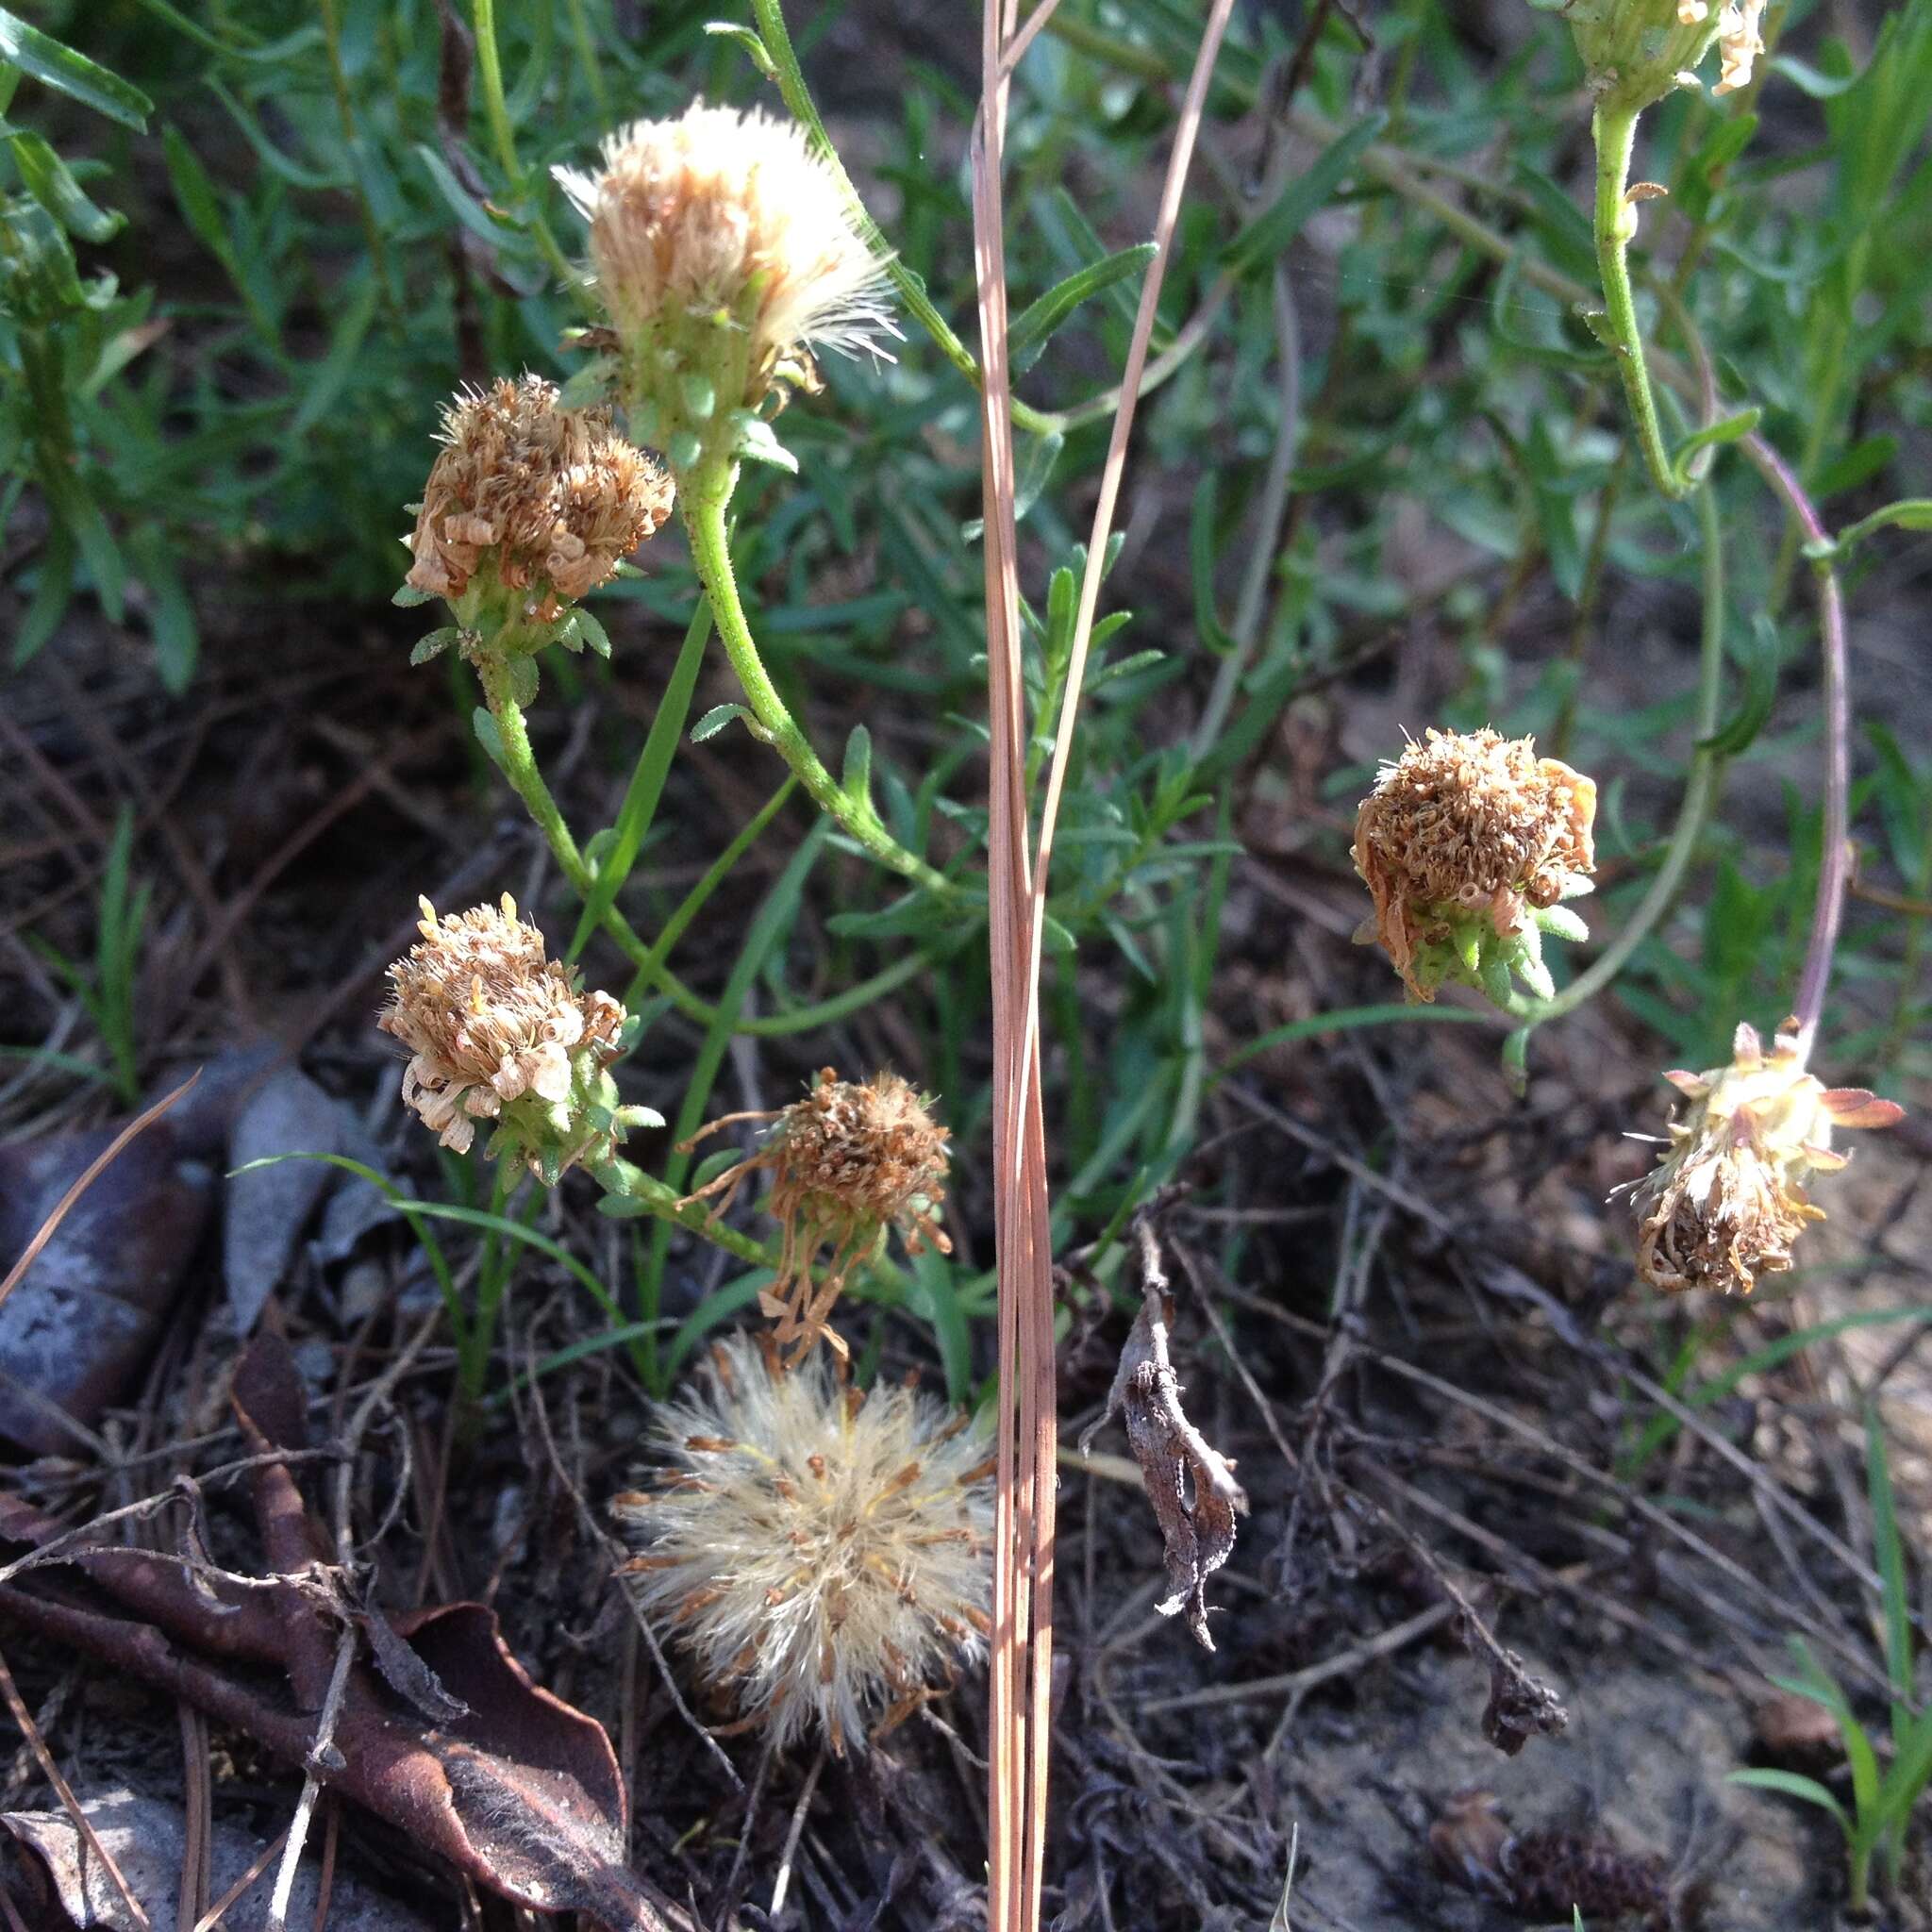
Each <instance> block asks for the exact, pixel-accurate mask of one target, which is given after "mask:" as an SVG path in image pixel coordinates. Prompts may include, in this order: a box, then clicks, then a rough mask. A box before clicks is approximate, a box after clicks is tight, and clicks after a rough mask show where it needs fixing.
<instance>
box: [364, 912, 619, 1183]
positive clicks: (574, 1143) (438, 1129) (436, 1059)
mask: <svg viewBox="0 0 1932 1932" xmlns="http://www.w3.org/2000/svg"><path fill="white" fill-rule="evenodd" d="M418 904H419V905H420V906H421V907H422V908H423V918H422V921H421V924H420V927H419V930H420V931H421V932H422V934H423V938H422V941H421V942H420V943H419V944H417V945H414V946H411V947H410V948H409V951H408V954H407V956H406V957H404V958H400V959H398V960H397V961H396V962H395V964H394V965H392V966H391V968H390V969H389V972H390V978H391V981H392V982H393V984H394V991H393V993H392V995H391V1001H390V1004H389V1006H388V1007H387V1008H385V1009H384V1011H383V1012H382V1014H381V1016H380V1018H379V1019H378V1020H377V1022H376V1024H377V1025H379V1026H380V1027H381V1028H382V1029H383V1031H384V1032H386V1033H392V1034H394V1036H395V1037H396V1038H397V1039H398V1040H400V1041H402V1042H403V1044H404V1045H405V1046H407V1047H408V1049H409V1056H410V1058H409V1063H408V1066H407V1067H406V1068H404V1070H403V1101H404V1104H405V1105H406V1106H408V1107H409V1108H413V1109H414V1110H415V1112H416V1113H417V1114H418V1115H419V1116H421V1118H422V1121H423V1124H424V1125H425V1126H426V1127H429V1128H431V1129H432V1130H433V1131H434V1132H435V1133H436V1134H437V1135H438V1136H439V1137H440V1138H441V1141H442V1144H443V1145H444V1146H445V1147H449V1148H453V1149H454V1150H455V1151H456V1152H457V1153H458V1154H462V1153H466V1152H467V1151H468V1149H469V1147H470V1144H471V1142H472V1141H473V1140H474V1139H475V1124H476V1122H477V1121H479V1120H487V1121H494V1122H496V1123H497V1133H496V1138H495V1139H494V1140H493V1141H491V1147H490V1152H491V1154H492V1155H494V1154H498V1153H503V1152H514V1153H516V1154H517V1155H518V1156H519V1157H520V1158H523V1159H524V1160H525V1161H526V1162H527V1164H528V1165H529V1167H530V1169H531V1171H532V1172H533V1173H535V1174H538V1175H539V1176H540V1177H541V1178H542V1179H543V1180H545V1181H547V1182H548V1181H555V1180H556V1179H557V1177H558V1174H561V1173H562V1172H563V1170H564V1169H565V1168H567V1167H569V1166H571V1165H572V1164H573V1163H575V1162H576V1161H579V1160H589V1161H591V1162H592V1163H593V1164H594V1163H595V1162H598V1161H601V1160H608V1158H611V1155H612V1153H613V1152H614V1146H615V1142H616V1141H617V1140H619V1139H621V1138H622V1130H623V1128H624V1127H625V1126H630V1125H640V1124H643V1123H644V1120H645V1118H646V1117H648V1118H649V1119H651V1120H653V1121H655V1120H656V1118H657V1117H656V1116H655V1115H650V1114H649V1113H648V1109H644V1108H619V1106H618V1103H617V1090H616V1088H615V1086H614V1085H613V1083H612V1082H611V1080H610V1076H609V1074H608V1073H606V1072H605V1069H606V1068H607V1067H608V1065H609V1063H610V1062H611V1061H612V1060H613V1059H615V1058H617V1055H618V1052H619V1038H618V1037H619V1034H620V1032H621V1030H622V1029H623V1026H624V1024H625V1011H624V1008H622V1007H621V1006H619V1005H618V1003H617V1002H616V1001H615V1000H614V999H612V998H611V997H610V995H609V994H608V992H583V991H579V990H578V988H577V984H576V981H575V976H574V975H573V974H572V973H571V971H570V969H569V968H568V967H567V966H565V965H563V964H562V963H561V962H560V961H558V960H556V959H552V958H549V956H548V954H547V952H546V950H545V947H544V944H543V935H542V934H541V932H539V931H538V930H537V928H536V927H535V926H534V925H531V924H528V923H526V922H525V921H523V920H520V919H519V918H518V917H517V904H516V901H515V900H514V899H512V898H511V897H510V895H509V894H508V892H506V893H505V894H504V895H503V898H502V900H501V902H500V903H499V905H497V906H476V907H473V908H471V909H470V910H469V911H468V912H463V913H459V914H458V916H457V917H456V918H454V919H439V918H438V917H437V912H436V908H435V907H433V906H432V905H431V904H430V903H429V901H428V900H427V899H423V900H419V901H418Z"/></svg>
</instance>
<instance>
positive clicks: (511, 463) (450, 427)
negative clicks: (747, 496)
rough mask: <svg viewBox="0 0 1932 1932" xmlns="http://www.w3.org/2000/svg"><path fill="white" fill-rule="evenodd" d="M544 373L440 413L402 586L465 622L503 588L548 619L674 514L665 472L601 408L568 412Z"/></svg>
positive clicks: (471, 395)
mask: <svg viewBox="0 0 1932 1932" xmlns="http://www.w3.org/2000/svg"><path fill="white" fill-rule="evenodd" d="M441 441H442V443H443V450H442V454H441V456H439V457H438V458H437V459H436V464H435V467H434V468H433V469H431V471H430V472H429V481H428V483H427V484H426V485H425V487H424V491H423V503H422V507H421V508H420V509H419V510H418V512H417V516H416V528H415V532H414V534H413V535H412V536H411V538H410V540H409V549H410V552H411V554H412V555H413V556H414V558H415V559H416V560H415V562H414V564H413V565H412V566H411V567H410V570H409V575H408V583H409V584H410V586H411V587H412V588H413V589H415V590H418V591H427V592H429V594H431V595H432V596H438V597H444V598H447V599H448V600H449V602H450V604H451V605H452V606H453V607H455V608H457V611H458V617H459V618H460V619H461V620H462V621H463V622H464V623H469V622H471V621H472V620H473V618H474V617H475V615H476V614H477V609H478V608H480V607H481V606H482V605H483V604H485V603H486V602H490V601H492V599H493V598H494V597H496V596H498V595H500V593H501V592H514V593H519V598H520V608H521V609H522V611H523V613H524V614H525V615H526V616H528V617H530V618H532V619H534V620H535V621H536V622H538V623H539V624H543V625H548V624H553V623H555V622H556V620H557V618H558V616H559V615H561V613H562V608H563V607H564V606H565V605H566V604H574V603H575V602H576V601H577V599H578V598H580V597H582V596H583V595H585V593H586V592H588V591H592V590H594V589H596V587H597V586H598V585H599V584H601V583H603V582H604V581H605V580H606V579H607V578H608V577H609V576H610V575H611V574H612V573H613V572H614V571H615V570H616V569H617V566H618V564H619V563H620V562H622V561H623V559H624V558H626V557H628V556H629V555H630V553H631V552H632V551H633V550H635V549H636V548H637V546H638V545H639V544H640V543H641V542H642V541H644V540H645V538H647V537H649V536H651V535H652V534H653V533H654V532H655V531H656V530H657V528H658V525H660V524H662V523H663V521H664V519H665V518H666V517H667V516H669V515H670V514H671V500H672V488H671V480H670V478H669V477H668V476H666V475H665V474H664V472H663V471H662V470H660V469H659V468H658V465H657V464H656V463H654V462H653V461H652V460H651V459H650V458H649V457H647V456H645V455H644V454H643V453H642V452H641V451H640V450H636V449H633V448H632V447H631V445H630V444H629V443H627V442H626V441H625V440H624V439H623V438H622V437H621V436H619V435H617V434H616V433H615V432H614V431H613V430H612V428H611V426H610V419H609V417H608V415H607V414H606V413H605V412H604V411H602V410H599V409H582V410H578V409H566V408H561V407H560V406H559V404H558V390H557V388H556V386H555V385H554V384H552V383H548V382H545V381H544V380H543V378H542V377H541V376H540V375H525V376H524V377H523V378H522V379H521V380H520V381H516V382H511V381H509V380H508V378H506V379H504V380H501V381H498V382H494V383H492V384H491V386H490V388H489V389H487V390H480V391H466V392H464V393H462V394H459V395H458V397H457V399H456V400H455V401H454V402H453V403H451V404H450V405H449V406H448V407H447V408H445V409H444V410H443V413H442V428H441Z"/></svg>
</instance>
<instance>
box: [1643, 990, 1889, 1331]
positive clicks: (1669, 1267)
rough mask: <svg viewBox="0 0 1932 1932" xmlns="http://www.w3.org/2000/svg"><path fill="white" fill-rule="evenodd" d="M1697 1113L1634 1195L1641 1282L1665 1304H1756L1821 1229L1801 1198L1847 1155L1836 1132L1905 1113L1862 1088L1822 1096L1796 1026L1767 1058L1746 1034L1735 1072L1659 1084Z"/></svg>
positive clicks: (1675, 1076)
mask: <svg viewBox="0 0 1932 1932" xmlns="http://www.w3.org/2000/svg"><path fill="white" fill-rule="evenodd" d="M1664 1078H1665V1079H1666V1080H1668V1081H1669V1082H1670V1083H1671V1085H1672V1086H1674V1088H1676V1090H1677V1091H1678V1092H1680V1093H1681V1094H1683V1095H1684V1097H1685V1098H1686V1099H1687V1100H1689V1101H1690V1103H1691V1106H1690V1108H1689V1109H1688V1110H1687V1111H1686V1113H1685V1115H1684V1117H1683V1119H1681V1120H1674V1121H1673V1122H1672V1123H1671V1138H1670V1144H1669V1146H1668V1148H1667V1149H1666V1151H1665V1153H1664V1155H1663V1157H1662V1158H1661V1159H1660V1160H1659V1161H1658V1162H1657V1166H1656V1167H1654V1168H1653V1169H1652V1170H1651V1171H1650V1173H1649V1174H1645V1175H1644V1176H1643V1178H1642V1179H1641V1180H1640V1181H1635V1182H1632V1183H1630V1184H1629V1187H1628V1189H1627V1190H1619V1191H1620V1192H1623V1191H1628V1192H1629V1193H1630V1194H1631V1197H1632V1198H1633V1200H1634V1201H1635V1202H1636V1204H1637V1210H1638V1233H1637V1272H1638V1273H1639V1274H1641V1276H1642V1277H1643V1279H1644V1280H1645V1281H1647V1282H1648V1283H1649V1284H1650V1285H1651V1287H1653V1288H1655V1289H1659V1290H1661V1291H1663V1292H1664V1293H1666V1294H1678V1293H1682V1292H1683V1291H1686V1290H1689V1289H1709V1290H1712V1291H1715V1292H1717V1293H1719V1294H1749V1293H1750V1292H1751V1291H1752V1289H1753V1288H1754V1287H1755V1286H1756V1285H1757V1277H1758V1275H1760V1274H1781V1273H1783V1272H1784V1271H1785V1270H1786V1269H1788V1268H1790V1265H1791V1246H1792V1243H1793V1242H1794V1241H1796V1240H1797V1239H1798V1237H1799V1235H1801V1234H1802V1233H1803V1232H1804V1231H1805V1228H1806V1227H1807V1224H1809V1223H1811V1222H1814V1221H1823V1220H1824V1209H1823V1208H1817V1207H1814V1206H1813V1205H1812V1203H1811V1200H1810V1197H1809V1196H1808V1195H1807V1192H1806V1190H1805V1183H1806V1182H1807V1181H1808V1180H1809V1179H1810V1178H1811V1176H1812V1175H1813V1174H1836V1173H1838V1172H1839V1170H1840V1169H1841V1168H1842V1167H1843V1166H1844V1165H1845V1163H1846V1161H1847V1159H1848V1158H1849V1157H1848V1156H1846V1155H1843V1154H1839V1153H1836V1152H1834V1151H1833V1149H1832V1145H1831V1136H1832V1129H1833V1127H1834V1126H1838V1127H1890V1126H1893V1125H1895V1124H1897V1123H1898V1122H1899V1121H1900V1120H1901V1119H1902V1118H1903V1117H1904V1112H1903V1109H1902V1108H1899V1107H1898V1106H1897V1105H1896V1104H1895V1103H1894V1102H1892V1101H1890V1100H1879V1099H1876V1098H1874V1096H1873V1095H1872V1094H1871V1093H1870V1092H1868V1091H1866V1090H1865V1089H1864V1088H1862V1087H1826V1086H1825V1085H1824V1082H1823V1081H1822V1080H1820V1079H1819V1078H1818V1076H1817V1075H1816V1074H1811V1073H1808V1072H1807V1070H1806V1067H1805V1059H1804V1055H1803V1053H1802V1051H1801V1050H1800V1047H1799V1044H1798V1039H1797V1028H1796V1023H1795V1022H1788V1023H1787V1030H1786V1031H1785V1032H1782V1033H1780V1034H1778V1035H1777V1037H1776V1038H1775V1040H1774V1041H1773V1043H1772V1047H1771V1051H1770V1052H1769V1053H1767V1052H1766V1051H1765V1050H1764V1042H1763V1041H1761V1040H1760V1039H1759V1037H1758V1035H1757V1029H1756V1028H1755V1027H1752V1026H1740V1027H1739V1028H1738V1032H1737V1037H1736V1039H1735V1040H1734V1041H1733V1042H1732V1046H1731V1060H1730V1064H1729V1065H1728V1066H1723V1067H1710V1068H1707V1070H1706V1071H1705V1072H1703V1073H1701V1074H1691V1073H1685V1072H1681V1071H1678V1072H1673V1073H1668V1074H1665V1075H1664Z"/></svg>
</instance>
